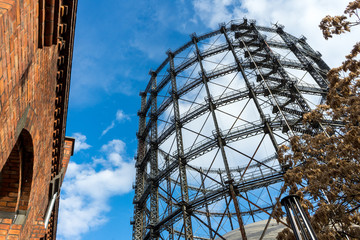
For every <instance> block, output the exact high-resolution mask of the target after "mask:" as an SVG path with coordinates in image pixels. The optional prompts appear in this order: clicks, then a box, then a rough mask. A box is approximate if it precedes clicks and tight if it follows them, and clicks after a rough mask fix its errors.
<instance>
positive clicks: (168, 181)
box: [165, 157, 174, 240]
mask: <svg viewBox="0 0 360 240" xmlns="http://www.w3.org/2000/svg"><path fill="white" fill-rule="evenodd" d="M165 164H166V168H169V166H170V164H169V157H166V158H165ZM166 191H167V193H168V198H167V208H168V212H167V213H168V216H170V215H171V213H172V206H173V201H172V189H171V174H169V176H168V177H167V178H166ZM168 232H169V240H174V226H173V225H171V226H169V227H168Z"/></svg>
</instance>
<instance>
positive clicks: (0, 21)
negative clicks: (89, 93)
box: [0, 0, 77, 240]
mask: <svg viewBox="0 0 360 240" xmlns="http://www.w3.org/2000/svg"><path fill="white" fill-rule="evenodd" d="M76 7H77V0H0V240H1V239H56V226H57V212H58V206H59V190H60V186H61V182H62V180H63V177H64V174H65V171H66V167H67V163H68V162H69V159H70V155H71V154H72V148H73V144H74V141H73V139H68V138H66V137H65V127H66V116H67V104H68V96H69V86H70V74H71V60H72V49H73V39H74V27H75V20H76ZM55 193H58V194H57V195H55ZM54 196H56V199H55V201H53V202H54V204H53V205H51V202H52V201H51V200H52V199H53V198H54ZM47 214H48V215H49V217H48V219H46V216H47ZM46 220H48V221H47V222H45V221H46ZM46 223H47V225H46V226H45V224H46Z"/></svg>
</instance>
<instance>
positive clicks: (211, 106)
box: [192, 36, 247, 240]
mask: <svg viewBox="0 0 360 240" xmlns="http://www.w3.org/2000/svg"><path fill="white" fill-rule="evenodd" d="M192 41H193V43H194V45H195V48H196V55H197V60H198V62H199V65H200V69H201V77H202V81H203V83H204V86H205V90H206V94H207V98H208V101H209V109H210V112H211V115H212V119H213V122H214V126H215V131H216V137H217V142H218V145H219V148H220V151H221V156H222V159H223V162H224V166H225V170H226V177H227V181H225V182H226V183H228V185H229V190H230V194H231V198H232V200H233V203H234V207H235V211H236V216H237V218H238V221H239V227H240V232H241V236H242V238H243V240H246V239H247V237H246V232H245V228H244V223H243V220H242V217H241V211H240V208H239V203H238V200H237V198H236V194H235V190H234V185H233V179H232V176H231V172H230V168H229V163H228V160H227V156H226V152H225V148H224V143H225V141H224V138H223V137H222V135H221V131H220V128H219V124H218V121H217V118H216V114H215V108H216V106H215V104H214V103H213V102H212V97H211V93H210V89H209V85H208V81H209V80H208V78H207V76H206V72H205V69H204V66H203V64H202V57H201V53H200V50H199V47H198V45H197V42H198V40H197V37H196V36H192Z"/></svg>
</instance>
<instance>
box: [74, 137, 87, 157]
mask: <svg viewBox="0 0 360 240" xmlns="http://www.w3.org/2000/svg"><path fill="white" fill-rule="evenodd" d="M73 138H75V147H74V152H75V153H77V152H78V151H80V150H86V149H88V148H90V147H91V146H90V145H89V144H87V143H86V136H85V135H83V134H81V133H74V134H73Z"/></svg>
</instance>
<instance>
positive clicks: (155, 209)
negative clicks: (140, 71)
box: [149, 71, 159, 240]
mask: <svg viewBox="0 0 360 240" xmlns="http://www.w3.org/2000/svg"><path fill="white" fill-rule="evenodd" d="M149 74H150V75H151V82H152V86H151V91H150V94H151V115H150V118H151V135H150V184H151V187H150V188H151V189H150V227H151V228H150V235H151V239H154V240H157V239H159V233H158V232H157V230H155V229H154V228H153V226H155V225H156V224H157V223H158V221H159V190H158V183H157V182H156V181H155V179H156V176H157V174H158V144H157V113H156V112H157V89H156V73H155V72H153V71H150V73H149Z"/></svg>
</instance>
